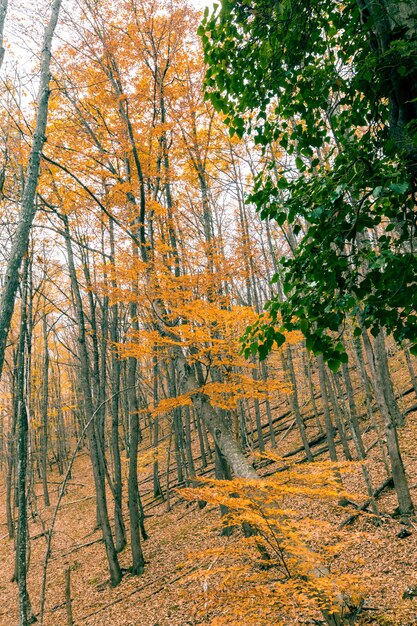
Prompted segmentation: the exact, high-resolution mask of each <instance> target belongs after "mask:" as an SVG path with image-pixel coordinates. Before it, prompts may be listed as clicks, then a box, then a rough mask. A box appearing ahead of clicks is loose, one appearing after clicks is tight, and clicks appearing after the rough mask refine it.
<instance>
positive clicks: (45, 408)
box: [41, 313, 50, 506]
mask: <svg viewBox="0 0 417 626" xmlns="http://www.w3.org/2000/svg"><path fill="white" fill-rule="evenodd" d="M43 351H44V361H43V386H42V389H43V395H42V445H41V452H42V484H43V501H44V504H45V506H49V505H50V502H49V493H48V477H47V470H46V467H47V458H48V403H49V348H48V326H47V319H46V313H44V315H43Z"/></svg>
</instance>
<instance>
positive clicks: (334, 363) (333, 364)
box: [327, 359, 341, 372]
mask: <svg viewBox="0 0 417 626" xmlns="http://www.w3.org/2000/svg"><path fill="white" fill-rule="evenodd" d="M340 363H341V361H340V360H339V359H329V360H328V361H327V365H328V366H329V369H330V370H331V371H332V372H337V370H338V369H339V367H340Z"/></svg>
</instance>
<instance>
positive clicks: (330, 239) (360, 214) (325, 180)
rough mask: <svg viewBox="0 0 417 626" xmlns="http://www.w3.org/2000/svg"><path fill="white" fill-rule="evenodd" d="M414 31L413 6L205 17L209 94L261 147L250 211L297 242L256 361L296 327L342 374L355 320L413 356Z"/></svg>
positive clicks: (257, 9) (280, 8)
mask: <svg viewBox="0 0 417 626" xmlns="http://www.w3.org/2000/svg"><path fill="white" fill-rule="evenodd" d="M416 25H417V3H416V2H395V1H392V0H387V1H385V0H381V1H380V2H367V1H366V0H364V1H362V0H358V1H357V2H348V3H340V2H336V1H328V0H326V1H324V0H298V2H296V3H294V2H287V1H274V2H269V1H265V0H251V1H249V0H238V1H237V2H230V1H229V0H223V3H222V5H221V6H220V7H219V6H217V7H216V5H215V9H214V11H213V13H212V14H211V15H209V13H208V11H207V12H206V15H205V18H204V21H203V23H202V25H201V27H200V31H199V32H200V35H201V37H202V41H203V45H204V51H205V60H206V63H207V64H208V69H207V74H206V80H205V85H206V97H207V98H209V99H210V100H211V101H212V103H213V105H214V106H215V108H216V109H217V110H218V111H221V112H222V113H223V114H224V116H225V122H226V124H227V125H228V126H229V129H230V134H231V135H234V134H237V135H238V136H243V135H244V134H248V135H250V136H251V137H252V138H253V141H254V142H255V143H256V144H260V145H261V146H263V150H264V153H265V156H266V159H267V161H266V163H267V164H266V167H265V169H264V170H263V171H262V172H261V173H260V174H259V175H258V176H257V178H256V181H255V185H254V189H253V193H252V194H251V195H250V197H249V198H248V201H250V202H253V203H254V204H255V205H256V208H257V210H258V211H259V212H260V214H261V216H262V217H263V218H265V219H275V220H276V221H277V222H278V224H280V225H283V224H286V225H287V226H288V228H289V229H290V230H291V233H292V235H293V236H294V237H293V244H294V243H295V248H294V245H293V246H292V248H293V249H292V251H291V253H290V254H289V255H288V256H287V257H286V258H285V259H284V260H283V261H282V262H281V265H280V267H279V269H278V272H277V274H276V275H275V277H274V281H275V282H280V283H281V282H282V289H283V293H282V291H281V290H280V289H278V294H277V296H276V297H274V298H273V299H271V300H270V301H269V303H268V304H267V309H268V315H264V316H263V317H261V318H260V320H259V322H258V323H257V324H255V325H254V326H253V327H251V328H250V329H249V331H248V333H247V335H246V352H247V353H248V354H249V353H250V352H251V351H253V352H255V351H258V352H259V354H260V356H261V357H263V356H265V355H266V354H267V353H268V351H269V350H270V349H271V347H272V345H273V344H274V342H278V343H279V344H280V343H282V342H283V341H284V335H283V332H284V331H288V330H295V329H296V330H301V331H302V332H303V334H304V335H305V337H306V341H307V347H308V348H309V349H312V350H313V351H314V352H318V353H320V352H321V353H323V354H324V356H325V358H326V359H327V361H328V362H329V365H331V366H333V367H334V368H337V367H338V365H339V363H340V361H343V360H346V355H345V352H344V348H343V345H342V344H341V343H338V342H337V340H335V339H334V337H335V335H334V333H340V331H341V328H342V327H343V325H344V323H345V320H346V316H349V317H350V318H352V319H353V320H355V321H354V323H355V324H358V327H357V333H358V334H359V333H360V328H359V325H361V324H363V325H364V326H365V327H367V328H370V329H371V332H372V333H373V334H374V335H377V334H378V333H379V331H380V329H381V328H384V329H386V331H387V332H388V333H392V334H393V335H394V337H395V339H396V340H397V341H399V342H401V341H403V340H405V339H408V340H410V342H411V344H412V345H413V346H414V348H413V349H414V350H416V329H417V316H416V314H415V309H416V298H417V290H416V288H415V275H416V269H417V266H416V263H417V259H416V256H415V254H414V246H415V229H416V215H415V195H414V194H415V176H416V133H415V129H416V119H417V105H416V96H417V94H416V93H415V90H416V84H417V83H416V74H417V65H416V61H415V59H416V45H417V44H416V38H415V33H416ZM271 322H272V324H271ZM329 331H330V334H329ZM332 333H333V334H332Z"/></svg>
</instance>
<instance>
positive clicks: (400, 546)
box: [0, 363, 417, 626]
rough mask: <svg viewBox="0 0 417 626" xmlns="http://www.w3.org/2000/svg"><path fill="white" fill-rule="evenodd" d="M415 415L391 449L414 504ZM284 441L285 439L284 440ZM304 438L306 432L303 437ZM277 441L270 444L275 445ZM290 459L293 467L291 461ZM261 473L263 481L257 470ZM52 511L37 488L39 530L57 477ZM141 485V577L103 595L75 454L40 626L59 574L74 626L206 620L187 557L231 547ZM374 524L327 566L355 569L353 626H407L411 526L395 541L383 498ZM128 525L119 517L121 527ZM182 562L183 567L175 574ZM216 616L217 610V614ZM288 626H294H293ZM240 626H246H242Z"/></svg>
mask: <svg viewBox="0 0 417 626" xmlns="http://www.w3.org/2000/svg"><path fill="white" fill-rule="evenodd" d="M398 365H399V366H398V367H397V368H394V370H395V371H394V377H395V378H396V385H397V388H398V389H399V390H400V392H401V391H404V390H406V389H407V388H408V376H406V375H405V374H406V373H405V370H404V369H403V368H402V367H400V365H401V363H399V364H398ZM401 403H402V408H403V409H404V408H407V407H411V406H412V405H413V403H415V398H414V397H413V394H408V395H405V396H404V397H403V399H402V400H401ZM416 417H417V416H416V413H415V412H411V413H409V415H408V416H407V421H406V425H405V426H404V427H403V428H402V429H401V431H400V438H401V446H402V451H403V455H404V460H405V463H406V468H407V473H408V476H409V481H410V485H411V489H412V495H413V497H414V501H415V502H416V503H417V452H416V448H415V441H416V439H417V419H416ZM284 432H285V431H284ZM309 434H310V436H311V437H313V436H314V435H315V434H316V431H315V430H314V428H313V427H311V428H310V430H309ZM278 439H279V438H278ZM374 440H375V433H374V432H373V431H372V430H370V431H369V432H368V433H367V434H366V435H365V441H366V444H367V445H368V446H371V445H372V443H373V442H374ZM298 445H299V440H298V435H297V433H295V431H294V430H290V431H288V432H287V433H286V434H285V436H284V438H283V439H282V440H281V442H280V447H279V452H280V454H284V453H285V452H286V451H288V450H293V449H295V448H296V447H297V446H298ZM302 456H303V455H302V454H299V455H298V456H296V457H295V459H301V458H302ZM368 467H369V470H370V472H371V475H372V479H373V484H374V487H377V486H378V485H379V484H381V483H382V482H383V481H384V479H385V477H386V476H385V474H384V471H383V466H382V463H381V460H380V450H379V448H378V446H375V447H374V448H373V449H372V452H371V459H370V460H369V462H368ZM145 470H146V471H144V472H143V474H142V480H143V481H145V480H146V479H148V478H149V474H150V467H149V468H145ZM262 471H263V472H270V471H271V466H270V465H269V466H265V467H264V468H263V470H262ZM344 480H345V486H346V488H347V490H348V491H350V492H351V493H354V494H358V497H357V501H358V502H359V501H361V499H362V501H363V500H365V499H366V496H365V490H364V486H363V479H362V475H361V472H360V469H359V468H358V467H353V469H352V472H351V474H349V475H348V476H346V477H345V479H344ZM51 481H54V482H53V484H51V500H52V506H51V507H49V508H48V509H42V504H41V503H42V498H41V497H40V493H41V492H40V487H41V485H37V486H36V489H37V492H38V493H39V498H38V509H39V513H40V516H41V518H42V520H43V522H44V523H45V524H46V526H48V524H49V520H50V519H51V516H52V512H53V507H54V502H55V501H56V496H57V490H58V484H59V481H60V478H59V477H58V476H57V475H55V474H54V475H52V476H51ZM144 486H145V498H144V500H145V505H146V512H147V515H148V518H147V530H148V533H149V535H150V538H149V539H148V540H147V541H146V542H145V543H144V552H145V558H146V560H147V565H146V571H145V574H144V575H143V576H142V577H132V576H130V575H129V574H126V575H125V576H124V578H123V581H122V583H121V585H120V586H119V587H117V588H116V589H112V588H111V587H110V586H109V584H108V582H107V581H108V574H107V570H106V560H105V554H104V547H103V545H102V543H101V542H100V532H99V531H94V522H95V505H94V497H93V483H92V478H91V471H90V463H89V459H88V456H87V454H86V453H85V452H84V453H83V454H81V455H80V456H79V457H78V459H77V460H76V463H75V465H74V471H73V478H72V480H71V481H70V484H69V488H68V492H67V494H66V496H65V498H64V500H63V502H62V507H61V511H60V513H59V516H58V521H57V524H56V528H55V535H54V540H53V545H52V556H51V560H50V563H49V567H48V584H47V595H46V613H45V620H44V623H45V626H61V625H63V626H64V625H66V624H67V618H66V609H65V569H66V568H67V567H68V566H70V567H71V583H72V593H71V596H72V610H73V618H74V622H75V624H77V625H85V626H93V625H102V626H128V625H129V626H134V625H135V626H139V625H140V626H177V625H178V626H187V625H190V626H191V625H196V624H209V623H210V617H211V614H210V611H209V612H208V613H205V611H204V606H205V593H207V588H206V587H205V580H204V578H203V579H189V578H188V576H189V574H190V571H191V569H192V565H191V564H190V562H188V561H187V556H188V554H189V553H190V552H191V551H198V550H204V549H206V548H209V547H216V546H219V545H222V544H223V545H225V544H227V543H228V542H233V541H235V540H236V537H237V533H235V536H234V537H231V538H227V537H222V536H221V535H220V533H219V531H218V528H217V529H216V527H215V526H216V523H217V525H218V519H219V516H218V513H217V510H216V509H215V508H213V507H211V508H210V507H206V508H205V509H203V510H199V509H198V508H197V506H196V505H195V504H192V505H187V504H185V503H184V502H181V501H180V500H179V498H178V496H177V494H176V493H175V492H173V493H172V496H171V505H172V508H171V510H170V511H167V504H166V502H162V503H159V504H156V503H155V502H153V501H152V499H151V497H150V494H146V489H149V482H148V483H146V484H145V483H144ZM4 491H5V490H4V485H1V486H0V520H1V523H2V525H1V527H0V528H1V530H0V537H1V540H0V560H1V563H2V576H1V579H0V599H1V602H0V625H1V626H11V625H14V624H16V623H17V586H16V583H12V582H10V580H11V578H12V574H13V569H14V555H13V542H12V541H9V539H8V538H7V536H6V526H5V524H4V523H3V522H4V520H5V510H4V499H5V493H4ZM379 506H380V509H381V512H382V523H381V525H380V526H375V525H374V523H373V521H372V519H371V518H370V517H368V516H361V517H360V518H359V519H357V520H356V521H355V522H354V523H353V524H352V525H351V526H348V527H347V533H348V534H349V536H351V537H354V542H353V545H351V546H349V547H347V548H346V550H345V551H344V552H342V553H340V554H337V555H336V556H335V564H337V565H338V566H339V567H341V569H343V567H344V563H352V561H355V562H356V566H355V570H356V573H359V574H361V575H363V577H364V579H366V580H367V587H368V595H367V599H366V603H365V607H364V610H363V612H362V613H361V615H360V623H362V624H380V625H383V626H388V625H396V626H411V624H414V623H417V598H416V599H415V600H413V599H406V600H403V599H402V596H403V593H404V591H405V590H406V589H407V588H411V587H413V586H416V585H417V567H416V555H417V522H415V521H413V520H412V521H411V525H409V526H408V527H407V529H409V530H410V531H411V535H410V536H408V537H406V538H403V539H400V538H398V537H397V534H398V533H399V532H400V531H401V530H404V528H405V526H404V525H402V524H401V523H400V521H399V520H398V519H396V518H394V517H392V513H393V512H394V510H395V507H396V500H395V495H394V493H393V491H392V490H385V491H384V492H383V494H382V496H381V497H380V499H379ZM305 507H306V508H305V514H306V515H312V514H314V506H313V505H312V504H311V503H305ZM320 515H321V516H323V517H327V518H328V519H329V520H331V521H333V522H334V523H335V524H338V523H340V521H342V520H343V519H345V518H346V517H347V516H348V515H349V511H348V510H344V509H341V510H339V513H338V517H337V516H335V514H334V513H332V512H326V509H325V508H323V509H322V510H321V511H320ZM127 518H128V515H127V511H126V519H127ZM42 532H43V528H42V524H41V523H40V522H39V519H37V520H33V519H32V520H31V522H30V535H31V537H32V541H31V555H30V572H29V591H30V597H31V600H32V605H33V609H34V611H35V613H36V612H37V611H38V607H39V594H40V586H41V578H42V562H43V558H44V553H45V545H46V542H45V537H44V536H43V535H42ZM129 560H130V555H129V550H128V548H126V549H125V552H124V553H123V554H122V555H121V565H122V567H125V568H128V566H129ZM183 563H186V564H185V565H184V566H182V564H183ZM218 608H219V610H221V607H218ZM295 623H300V624H301V623H304V622H302V621H299V622H295ZM242 626H256V623H254V624H251V625H249V624H244V623H242Z"/></svg>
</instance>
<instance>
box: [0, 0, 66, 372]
mask: <svg viewBox="0 0 417 626" xmlns="http://www.w3.org/2000/svg"><path fill="white" fill-rule="evenodd" d="M61 2H62V0H54V2H53V3H52V6H51V15H50V18H49V22H48V24H47V26H46V28H45V34H44V40H43V45H42V58H41V73H40V81H39V92H38V98H37V114H36V123H35V131H34V135H33V140H32V146H31V151H30V156H29V162H28V167H27V173H26V176H25V182H24V189H23V195H22V202H21V210H20V215H19V221H18V226H17V229H16V232H15V234H14V237H13V244H12V249H11V252H10V257H9V260H8V264H7V269H6V277H5V282H4V286H3V290H2V294H1V299H0V376H1V372H2V370H3V363H4V353H5V350H6V341H7V335H8V333H9V327H10V322H11V319H12V315H13V309H14V301H15V297H16V292H17V289H18V286H19V269H20V266H21V264H22V260H23V257H24V255H25V253H26V252H27V247H28V241H29V235H30V230H31V227H32V223H33V219H34V217H35V212H36V206H35V195H36V187H37V184H38V179H39V170H40V162H41V154H42V147H43V144H44V142H45V131H46V122H47V117H48V103H49V94H50V89H49V81H50V63H51V46H52V38H53V35H54V32H55V27H56V25H57V22H58V16H59V10H60V8H61ZM3 5H4V3H3ZM4 13H5V11H4V6H3V13H0V21H1V20H3V21H4Z"/></svg>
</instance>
